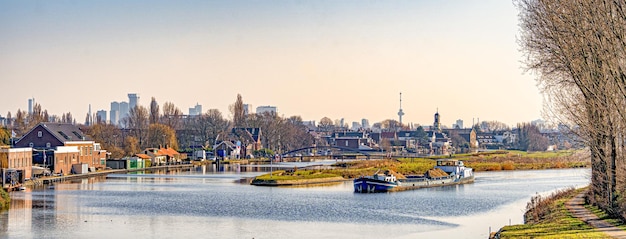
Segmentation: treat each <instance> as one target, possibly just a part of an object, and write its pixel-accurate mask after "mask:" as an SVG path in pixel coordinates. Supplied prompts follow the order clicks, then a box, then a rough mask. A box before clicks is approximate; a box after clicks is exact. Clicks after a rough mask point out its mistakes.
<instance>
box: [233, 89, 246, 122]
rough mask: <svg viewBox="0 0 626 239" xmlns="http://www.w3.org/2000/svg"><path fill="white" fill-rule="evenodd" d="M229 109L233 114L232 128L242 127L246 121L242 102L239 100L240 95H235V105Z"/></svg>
mask: <svg viewBox="0 0 626 239" xmlns="http://www.w3.org/2000/svg"><path fill="white" fill-rule="evenodd" d="M229 109H230V112H231V113H232V114H233V127H235V128H240V127H244V126H245V125H244V123H245V120H246V119H245V115H244V112H243V100H242V99H241V95H240V94H237V100H236V101H235V103H233V104H232V105H230V106H229Z"/></svg>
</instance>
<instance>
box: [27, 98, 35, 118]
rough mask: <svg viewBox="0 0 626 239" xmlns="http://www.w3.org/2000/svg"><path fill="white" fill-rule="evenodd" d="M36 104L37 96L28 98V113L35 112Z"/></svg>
mask: <svg viewBox="0 0 626 239" xmlns="http://www.w3.org/2000/svg"><path fill="white" fill-rule="evenodd" d="M34 104H35V98H30V99H28V114H29V115H30V114H33V105H34Z"/></svg>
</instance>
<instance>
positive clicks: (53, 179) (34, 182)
mask: <svg viewBox="0 0 626 239" xmlns="http://www.w3.org/2000/svg"><path fill="white" fill-rule="evenodd" d="M193 166H194V165H193V164H174V165H164V166H153V167H147V168H133V169H108V170H101V171H96V172H89V173H83V174H69V175H62V176H52V177H42V178H38V179H33V180H30V181H27V182H26V183H25V185H28V186H32V185H37V184H40V183H41V184H51V183H54V182H62V181H68V180H75V179H83V178H90V177H97V176H101V175H107V174H111V173H122V174H123V173H130V172H139V171H153V170H159V169H182V168H192V167H193Z"/></svg>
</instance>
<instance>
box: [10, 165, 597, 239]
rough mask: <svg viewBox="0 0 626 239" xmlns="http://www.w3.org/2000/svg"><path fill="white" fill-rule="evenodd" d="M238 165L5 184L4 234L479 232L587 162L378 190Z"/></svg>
mask: <svg viewBox="0 0 626 239" xmlns="http://www.w3.org/2000/svg"><path fill="white" fill-rule="evenodd" d="M257 170H258V168H257V169H248V168H245V167H241V168H239V167H237V168H236V169H234V170H226V171H225V172H215V171H214V170H207V169H206V168H204V170H203V169H202V168H199V167H198V168H194V169H189V170H173V171H160V172H156V173H154V174H111V175H108V176H107V177H100V178H91V179H84V180H79V181H75V182H63V183H57V184H54V185H48V186H44V187H39V188H35V189H27V190H26V191H18V192H12V193H11V197H12V202H11V208H10V210H8V211H5V212H2V213H0V222H1V225H0V235H3V236H2V237H3V238H114V237H119V238H129V237H134V238H187V237H200V238H248V239H250V238H255V239H262V238H382V237H386V238H443V237H451V238H487V237H488V234H489V230H490V228H491V230H492V231H495V230H498V229H499V228H500V227H502V226H504V225H508V224H509V223H511V224H520V223H523V218H522V215H523V212H524V208H525V206H526V202H527V201H528V200H529V199H530V197H531V196H533V195H535V194H537V193H546V192H550V191H553V190H555V189H559V188H564V187H570V186H574V187H580V186H584V185H586V184H588V183H589V174H590V170H589V169H561V170H537V171H502V172H479V173H476V182H475V183H473V184H466V185H458V186H447V187H441V188H425V189H419V190H413V191H403V192H395V193H381V194H356V193H353V188H352V183H351V182H345V183H337V184H332V185H327V186H319V187H257V186H251V185H247V184H242V183H239V182H238V181H239V179H241V178H244V177H253V176H255V175H259V174H262V173H263V172H258V171H257Z"/></svg>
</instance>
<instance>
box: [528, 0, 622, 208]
mask: <svg viewBox="0 0 626 239" xmlns="http://www.w3.org/2000/svg"><path fill="white" fill-rule="evenodd" d="M517 6H518V8H519V10H520V15H519V17H520V22H521V24H520V26H521V30H522V37H521V40H520V45H521V47H522V49H523V50H524V52H525V54H526V56H527V59H526V65H527V67H528V69H529V70H533V71H534V72H536V73H537V75H538V76H539V78H538V82H539V86H540V88H541V89H542V91H543V92H544V94H545V95H546V98H547V100H548V106H549V110H548V112H549V114H551V115H552V116H554V117H555V118H558V119H559V120H561V121H562V122H565V123H568V124H572V125H576V126H577V132H576V133H577V134H578V136H579V137H580V138H581V139H583V140H584V142H585V144H586V145H587V146H588V147H589V149H590V153H591V164H592V176H591V181H592V183H591V185H592V188H591V189H592V194H593V197H592V198H590V200H591V201H593V202H595V203H596V204H597V205H598V206H600V207H601V208H603V209H605V210H607V211H608V212H609V213H612V214H613V215H617V214H620V215H622V216H623V215H624V212H625V211H624V208H625V207H624V206H623V205H622V206H620V205H618V201H617V195H620V194H623V193H624V192H625V191H626V190H624V189H625V188H626V186H625V182H623V181H622V180H620V181H618V178H620V179H622V178H624V176H625V175H624V174H622V175H617V173H618V170H617V169H618V167H619V168H623V167H624V161H625V160H624V159H625V158H624V155H625V153H626V152H625V149H624V148H625V147H624V146H625V144H624V139H625V137H626V135H624V132H625V126H626V71H625V69H626V65H625V63H626V62H625V60H624V59H626V54H625V51H626V37H624V36H625V35H626V34H625V33H626V2H623V1H606V0H587V1H568V0H519V1H517ZM618 164H619V166H618ZM621 171H624V170H621ZM618 183H619V185H618ZM620 208H621V209H620Z"/></svg>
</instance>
